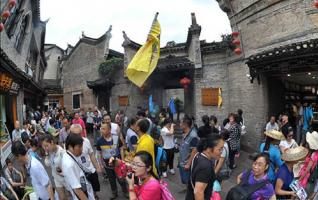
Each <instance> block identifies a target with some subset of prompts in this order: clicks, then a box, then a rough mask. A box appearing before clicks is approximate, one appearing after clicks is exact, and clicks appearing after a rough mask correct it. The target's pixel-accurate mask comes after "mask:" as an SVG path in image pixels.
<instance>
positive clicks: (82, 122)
mask: <svg viewBox="0 0 318 200" xmlns="http://www.w3.org/2000/svg"><path fill="white" fill-rule="evenodd" d="M72 124H79V125H81V127H82V134H81V135H82V137H86V127H85V123H84V121H83V120H82V119H81V118H79V119H73V120H72Z"/></svg>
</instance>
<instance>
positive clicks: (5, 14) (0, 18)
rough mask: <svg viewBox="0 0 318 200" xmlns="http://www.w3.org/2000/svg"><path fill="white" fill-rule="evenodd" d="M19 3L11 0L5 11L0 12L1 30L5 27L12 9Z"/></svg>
mask: <svg viewBox="0 0 318 200" xmlns="http://www.w3.org/2000/svg"><path fill="white" fill-rule="evenodd" d="M16 4H17V1H16V0H9V2H8V3H7V5H6V6H5V7H4V9H3V12H2V13H0V32H2V31H3V29H4V24H5V21H6V20H7V19H8V18H9V17H10V15H11V13H10V10H11V9H12V8H13V7H14V6H15V5H16Z"/></svg>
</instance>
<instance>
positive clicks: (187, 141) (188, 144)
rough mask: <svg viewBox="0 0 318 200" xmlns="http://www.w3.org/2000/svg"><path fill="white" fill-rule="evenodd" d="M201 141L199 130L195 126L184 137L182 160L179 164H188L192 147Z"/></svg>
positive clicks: (181, 146)
mask: <svg viewBox="0 0 318 200" xmlns="http://www.w3.org/2000/svg"><path fill="white" fill-rule="evenodd" d="M198 142H199V138H198V135H197V132H196V131H195V129H194V128H192V129H191V130H190V132H189V133H188V134H187V135H186V136H185V137H183V138H182V142H181V145H180V152H179V153H180V160H179V164H180V166H181V167H184V165H186V164H187V162H188V159H189V158H190V155H191V152H192V149H194V148H196V146H197V144H198Z"/></svg>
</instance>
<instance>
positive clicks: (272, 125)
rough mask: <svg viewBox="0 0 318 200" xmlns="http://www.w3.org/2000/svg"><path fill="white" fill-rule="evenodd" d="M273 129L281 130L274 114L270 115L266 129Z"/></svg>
mask: <svg viewBox="0 0 318 200" xmlns="http://www.w3.org/2000/svg"><path fill="white" fill-rule="evenodd" d="M272 130H275V131H278V130H279V127H278V124H277V122H276V118H275V116H274V115H272V116H271V117H270V119H269V122H268V123H267V124H266V127H265V131H272Z"/></svg>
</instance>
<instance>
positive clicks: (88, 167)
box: [70, 124, 101, 197]
mask: <svg viewBox="0 0 318 200" xmlns="http://www.w3.org/2000/svg"><path fill="white" fill-rule="evenodd" d="M70 132H71V133H74V134H78V135H81V133H82V127H81V126H80V125H79V124H73V125H72V126H71V128H70ZM82 138H83V152H82V154H81V155H80V156H77V157H76V159H77V162H79V163H80V164H81V165H82V166H83V168H84V170H85V171H86V172H88V173H90V175H89V177H87V179H88V181H89V182H90V183H91V184H92V187H93V190H94V195H95V197H96V193H97V192H99V191H100V184H99V180H98V174H97V173H101V167H100V165H99V163H98V162H97V160H96V158H95V156H94V151H93V148H92V145H91V143H90V142H89V140H88V139H87V138H85V137H82Z"/></svg>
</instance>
